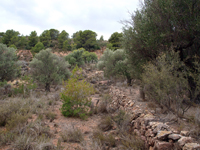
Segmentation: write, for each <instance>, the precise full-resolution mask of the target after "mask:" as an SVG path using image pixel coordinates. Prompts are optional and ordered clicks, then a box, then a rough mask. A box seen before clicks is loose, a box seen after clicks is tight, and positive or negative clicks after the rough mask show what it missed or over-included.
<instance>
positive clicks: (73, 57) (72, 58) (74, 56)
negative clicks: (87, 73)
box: [65, 48, 84, 66]
mask: <svg viewBox="0 0 200 150" xmlns="http://www.w3.org/2000/svg"><path fill="white" fill-rule="evenodd" d="M83 52H84V49H83V48H80V49H78V50H74V51H73V52H72V53H70V54H69V55H67V56H66V57H65V60H66V61H68V62H69V64H70V65H72V66H76V65H77V66H81V65H83V64H84V60H83V57H82V55H83Z"/></svg>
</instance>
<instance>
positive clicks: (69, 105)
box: [61, 66, 94, 118]
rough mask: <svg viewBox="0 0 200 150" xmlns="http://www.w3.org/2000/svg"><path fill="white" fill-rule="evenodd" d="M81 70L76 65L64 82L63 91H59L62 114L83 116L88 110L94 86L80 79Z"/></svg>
mask: <svg viewBox="0 0 200 150" xmlns="http://www.w3.org/2000/svg"><path fill="white" fill-rule="evenodd" d="M81 72H82V70H81V69H79V68H78V67H77V66H76V67H75V68H74V70H73V71H72V76H71V77H70V79H68V80H67V81H66V82H64V86H65V88H64V91H63V92H61V99H62V101H63V105H62V108H61V112H62V114H63V115H64V116H67V117H69V116H72V117H81V118H85V117H86V115H87V114H88V112H89V106H90V105H91V98H90V97H89V96H90V95H91V94H93V93H94V88H93V87H92V86H91V85H90V84H89V83H88V82H86V81H85V80H84V79H83V80H81V78H82V77H81V75H80V74H81Z"/></svg>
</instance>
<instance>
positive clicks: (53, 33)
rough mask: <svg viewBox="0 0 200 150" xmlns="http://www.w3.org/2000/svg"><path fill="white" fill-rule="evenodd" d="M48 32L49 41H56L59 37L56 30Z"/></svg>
mask: <svg viewBox="0 0 200 150" xmlns="http://www.w3.org/2000/svg"><path fill="white" fill-rule="evenodd" d="M49 31H50V36H51V40H57V39H58V36H59V31H58V30H56V29H50V30H49Z"/></svg>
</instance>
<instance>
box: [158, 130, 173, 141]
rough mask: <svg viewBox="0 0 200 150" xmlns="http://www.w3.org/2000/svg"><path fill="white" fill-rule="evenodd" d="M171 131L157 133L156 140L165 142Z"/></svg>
mask: <svg viewBox="0 0 200 150" xmlns="http://www.w3.org/2000/svg"><path fill="white" fill-rule="evenodd" d="M171 133H172V131H159V132H158V134H157V138H158V140H165V139H166V138H167V137H168V135H169V134H171Z"/></svg>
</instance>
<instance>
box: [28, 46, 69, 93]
mask: <svg viewBox="0 0 200 150" xmlns="http://www.w3.org/2000/svg"><path fill="white" fill-rule="evenodd" d="M68 66H69V64H68V62H66V61H65V60H64V59H62V58H61V57H59V56H57V55H55V54H53V53H52V52H51V49H46V50H41V51H40V52H39V53H38V54H36V55H35V57H34V58H33V60H32V61H31V63H30V67H31V73H32V77H33V78H34V79H35V80H37V81H38V82H39V83H41V84H43V85H45V90H46V91H48V92H49V91H50V85H51V84H58V83H61V81H62V79H67V78H69V77H70V71H69V70H68Z"/></svg>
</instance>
